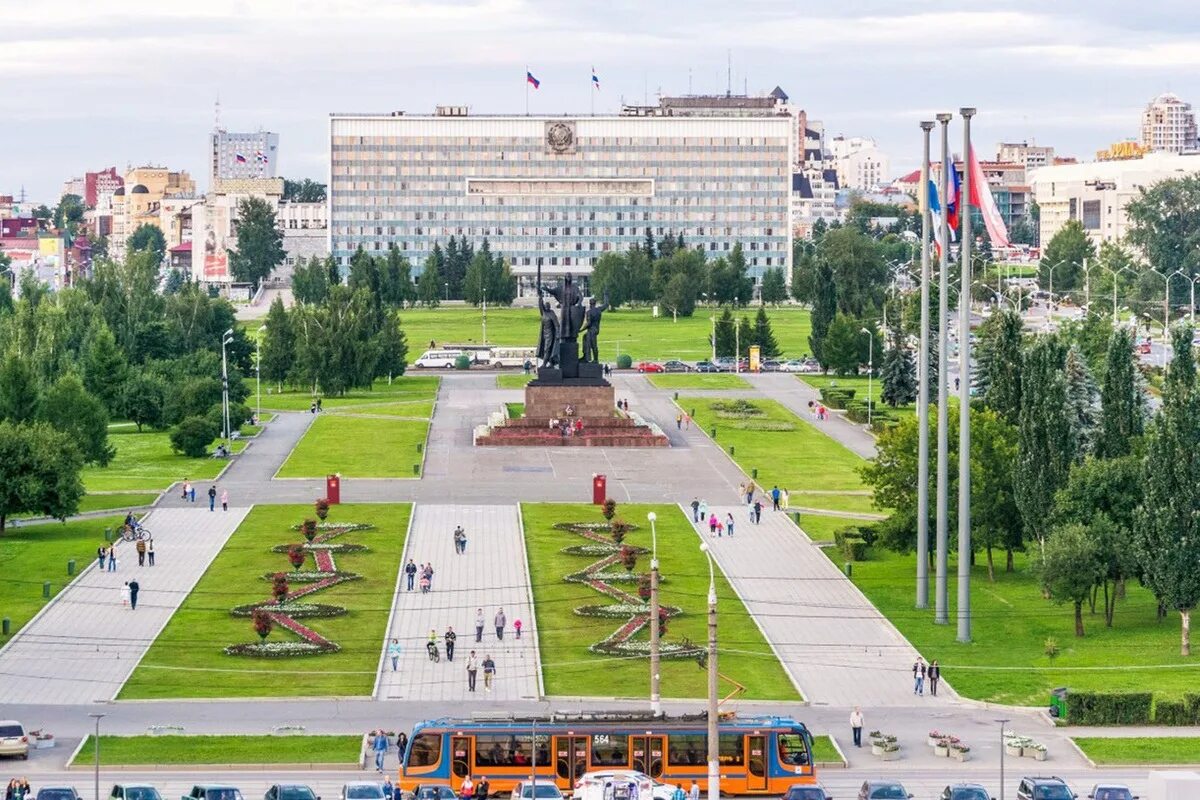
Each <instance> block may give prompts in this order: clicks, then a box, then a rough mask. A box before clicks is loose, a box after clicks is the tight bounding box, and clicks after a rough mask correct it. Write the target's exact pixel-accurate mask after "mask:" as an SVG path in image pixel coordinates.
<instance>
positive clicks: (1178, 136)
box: [1142, 92, 1197, 153]
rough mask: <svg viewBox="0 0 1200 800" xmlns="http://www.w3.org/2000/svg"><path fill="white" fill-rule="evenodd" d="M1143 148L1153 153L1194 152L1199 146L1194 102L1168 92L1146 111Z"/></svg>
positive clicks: (1161, 95) (1151, 102) (1150, 104)
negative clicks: (1184, 100)
mask: <svg viewBox="0 0 1200 800" xmlns="http://www.w3.org/2000/svg"><path fill="white" fill-rule="evenodd" d="M1142 147H1143V148H1145V149H1146V150H1148V151H1150V152H1152V153H1190V152H1194V151H1195V150H1196V149H1197V142H1196V114H1195V112H1193V111H1192V104H1191V103H1185V102H1183V101H1182V100H1180V99H1179V98H1178V97H1177V96H1175V95H1173V94H1171V93H1170V92H1167V93H1165V94H1160V95H1159V96H1158V97H1156V98H1154V99H1153V100H1151V101H1150V102H1149V103H1147V104H1146V110H1145V111H1143V112H1142Z"/></svg>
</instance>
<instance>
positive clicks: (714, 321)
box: [708, 314, 717, 364]
mask: <svg viewBox="0 0 1200 800" xmlns="http://www.w3.org/2000/svg"><path fill="white" fill-rule="evenodd" d="M708 321H709V322H711V323H712V363H714V364H716V363H717V317H716V315H715V314H714V315H713V316H711V317H709V318H708Z"/></svg>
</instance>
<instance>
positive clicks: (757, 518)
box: [754, 500, 762, 525]
mask: <svg viewBox="0 0 1200 800" xmlns="http://www.w3.org/2000/svg"><path fill="white" fill-rule="evenodd" d="M761 522H762V501H761V500H755V501H754V524H755V525H758V524H760V523H761Z"/></svg>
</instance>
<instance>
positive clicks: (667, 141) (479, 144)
mask: <svg viewBox="0 0 1200 800" xmlns="http://www.w3.org/2000/svg"><path fill="white" fill-rule="evenodd" d="M577 141H578V145H579V147H581V148H582V147H585V146H586V147H619V148H622V149H626V148H631V147H637V148H645V149H651V148H653V149H660V148H663V147H670V148H672V149H678V148H681V147H736V148H746V147H776V148H782V149H785V150H786V149H787V144H786V142H787V140H786V139H784V138H782V137H774V136H770V137H768V136H580V137H578V140H577ZM781 142H783V143H784V144H782V145H781V144H780V143H781ZM331 144H332V145H333V149H334V150H335V151H337V150H338V149H340V148H347V147H386V148H393V149H398V148H405V149H413V148H418V147H449V148H454V147H459V148H463V149H468V150H479V149H480V148H483V147H500V148H505V149H514V150H516V149H520V148H527V149H529V150H534V151H537V152H542V151H544V150H545V148H546V145H545V143H544V142H543V141H542V138H541V137H540V136H538V137H532V136H334V137H333V140H332V142H331Z"/></svg>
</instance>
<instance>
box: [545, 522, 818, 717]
mask: <svg viewBox="0 0 1200 800" xmlns="http://www.w3.org/2000/svg"><path fill="white" fill-rule="evenodd" d="M650 511H654V512H655V513H656V514H657V515H658V523H657V525H658V528H657V530H658V552H659V556H660V560H661V570H662V575H663V577H664V583H663V585H662V590H661V600H662V603H663V604H666V605H675V606H678V607H680V608H682V609H683V610H684V614H683V615H682V616H679V617H675V618H673V619H672V620H671V621H670V623H669V630H668V631H667V634H666V636H665V641H673V642H678V641H680V640H681V639H683V638H685V637H686V638H688V639H690V640H691V641H693V642H703V641H705V637H706V615H705V597H706V595H707V592H708V567H707V564H706V561H705V557H704V554H703V553H701V552H700V549H699V545H700V539H699V537H697V535H696V533H695V532H694V531H693V530H692V527H691V525H690V524H689V523H688V521H687V519H686V518H685V517H684V515H683V513H682V512H681V511H680V510H679V508H678V507H677V506H672V505H635V504H627V505H622V506H621V507H620V508H619V509H618V511H617V515H618V516H619V517H622V518H624V519H626V520H627V521H629V522H631V523H636V524H637V525H639V526H641V527H640V528H639V530H636V531H633V532H632V533H630V534H629V535H628V536H627V537H626V539H625V542H626V543H628V544H633V545H641V546H649V544H650V530H649V528H648V527H647V526H648V525H649V523H648V522H647V521H646V514H647V513H648V512H650ZM521 513H522V515H523V517H524V522H525V541H526V545H527V547H528V549H529V576H530V580H531V583H532V584H533V597H534V603H535V605H536V609H537V615H538V628H539V630H538V646H539V647H540V649H541V659H542V670H543V674H544V677H545V684H546V693H547V694H548V695H593V696H596V695H598V696H613V695H616V696H621V697H644V696H646V695H647V693H648V692H649V685H650V678H649V674H648V671H647V666H648V665H647V662H646V661H644V660H642V659H640V658H633V659H629V658H615V657H611V656H605V655H599V654H596V653H593V652H591V650H589V647H590V646H591V645H592V644H594V643H596V642H600V641H602V640H604V639H605V638H606V637H607V636H609V635H610V634H612V633H613V631H615V630H617V629H618V628H619V627H620V626H621V624H622V622H623V619H610V618H600V617H583V616H577V615H575V614H573V613H572V609H574V608H575V607H576V606H580V605H590V604H601V605H604V604H607V603H608V602H609V601H608V599H607V598H606V597H605V596H604V595H602V594H600V593H599V592H596V591H595V590H593V589H590V588H588V587H587V586H584V585H583V584H578V583H567V582H565V581H564V580H563V577H564V576H565V575H567V574H570V573H572V572H575V571H578V570H580V569H583V568H584V567H586V566H587V565H588V564H589V563H591V562H592V561H594V560H595V559H596V557H595V556H578V555H568V554H565V553H562V552H561V550H562V549H563V548H564V547H569V546H572V545H579V544H586V543H587V540H586V539H584V538H583V537H580V536H577V535H575V534H572V533H569V532H566V531H559V530H556V529H555V528H554V527H553V526H554V524H555V523H557V522H588V521H596V520H603V517H602V516H601V515H600V509H599V508H597V507H596V506H592V505H577V504H555V503H540V504H524V505H522V507H521ZM617 568H618V569H619V567H617ZM648 568H649V563H648V561H647V559H646V558H645V557H643V558H642V559H640V560H639V562H638V566H637V569H638V570H639V571H645V570H646V569H648ZM620 585H621V586H622V587H625V588H628V589H629V590H630V591H631V592H632V593H636V586H635V585H632V584H620ZM717 595H718V598H719V605H718V610H719V613H720V615H721V619H722V620H724V622H723V623H722V625H724V626H726V627H724V628H723V629H724V630H725V631H728V632H730V633H729V635H730V636H732V638H731V639H726V640H725V645H724V647H726V648H728V651H724V650H723V651H722V654H721V660H720V671H721V673H722V674H724V675H728V676H729V677H730V678H732V679H733V680H736V681H738V682H740V683H742V684H744V685H745V686H746V689H747V691H746V694H745V695H744V697H745V699H748V700H749V699H758V700H767V699H770V700H796V699H798V694H797V692H796V689H795V687H793V686H792V683H791V681H790V680H788V677H787V674H786V673H785V672H784V670H783V667H782V666H781V665H780V664H779V662H778V660H776V658H775V655H774V654H773V653H772V652H771V648H770V647H769V646H768V645H767V643H766V641H765V640H764V639H763V637H762V635H761V633H760V632H759V630H758V628H757V627H756V626H755V625H754V623H753V621H752V619H751V618H750V615H749V614H748V613H747V611H746V609H745V607H744V606H743V605H742V603H741V601H740V600H739V599H738V598H737V595H735V594H734V593H733V590H732V589H731V588H730V587H729V584H728V583H727V582H726V581H725V578H724V576H722V575H720V574H719V573H718V576H717ZM638 639H640V640H642V641H645V640H647V639H648V631H643V632H642V633H641V634H639V636H638ZM661 674H662V692H663V695H664V696H665V697H704V696H705V693H706V691H707V690H706V678H705V672H704V671H703V670H700V669H698V668H697V666H696V662H695V661H694V660H690V659H683V660H675V659H665V660H664V661H663V662H662V672H661ZM731 690H732V686H730V685H729V684H726V683H724V682H722V685H721V691H722V693H725V692H728V691H731Z"/></svg>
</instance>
